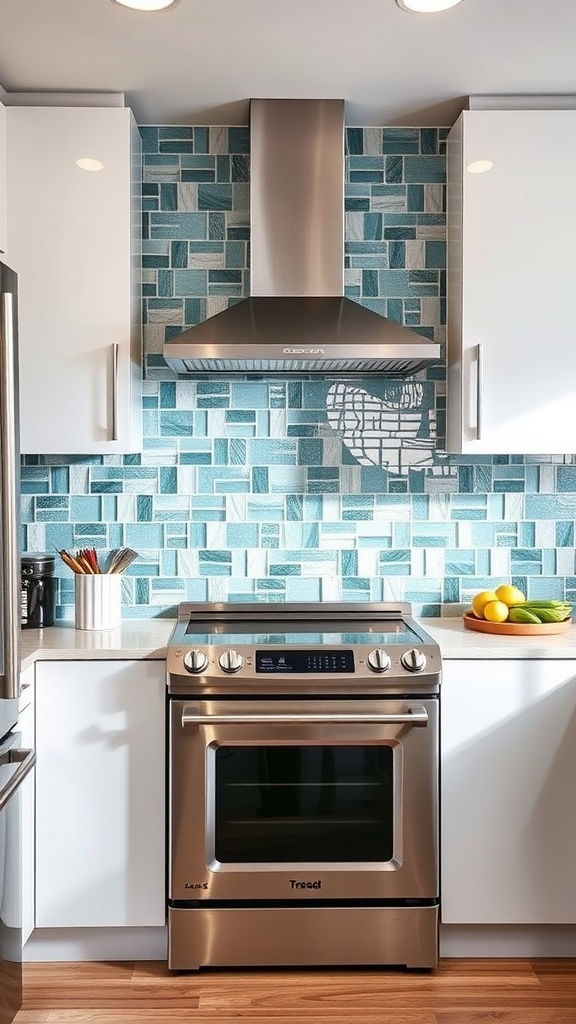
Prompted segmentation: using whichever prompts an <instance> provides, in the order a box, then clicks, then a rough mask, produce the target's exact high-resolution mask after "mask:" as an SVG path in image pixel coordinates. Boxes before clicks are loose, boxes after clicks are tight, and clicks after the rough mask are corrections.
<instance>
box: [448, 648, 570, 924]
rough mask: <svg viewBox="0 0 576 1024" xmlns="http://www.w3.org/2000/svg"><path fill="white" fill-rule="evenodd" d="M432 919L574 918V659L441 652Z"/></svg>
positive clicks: (519, 921)
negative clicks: (438, 866) (435, 914)
mask: <svg viewBox="0 0 576 1024" xmlns="http://www.w3.org/2000/svg"><path fill="white" fill-rule="evenodd" d="M440 705H441V748H442V774H441V779H442V782H441V786H442V804H441V820H442V828H441V851H442V920H443V921H444V922H445V923H448V924H456V923H458V924H568V923H570V924H574V923H576V885H575V884H574V865H575V864H576V813H575V811H574V793H575V791H576V662H574V661H528V660H527V661H447V662H445V664H444V672H443V683H442V692H441V698H440Z"/></svg>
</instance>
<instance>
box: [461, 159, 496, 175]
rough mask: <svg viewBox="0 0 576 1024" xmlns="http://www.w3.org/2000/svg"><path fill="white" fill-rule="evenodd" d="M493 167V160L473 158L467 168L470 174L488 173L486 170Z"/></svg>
mask: <svg viewBox="0 0 576 1024" xmlns="http://www.w3.org/2000/svg"><path fill="white" fill-rule="evenodd" d="M493 167H494V164H493V163H492V161H491V160H473V161H472V163H471V164H468V166H467V168H466V170H467V171H468V173H469V174H486V171H491V170H492V168H493Z"/></svg>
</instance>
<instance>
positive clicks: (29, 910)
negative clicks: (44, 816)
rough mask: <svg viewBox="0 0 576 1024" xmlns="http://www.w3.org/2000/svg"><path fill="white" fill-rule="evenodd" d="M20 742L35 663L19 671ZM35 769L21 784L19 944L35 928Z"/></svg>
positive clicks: (30, 730) (29, 718) (26, 730)
mask: <svg viewBox="0 0 576 1024" xmlns="http://www.w3.org/2000/svg"><path fill="white" fill-rule="evenodd" d="M18 732H19V733H20V746H21V747H23V748H24V749H25V750H33V749H34V746H35V728H34V665H30V666H29V667H28V668H26V669H24V671H23V672H22V673H21V674H20V700H19V711H18ZM35 786H36V782H35V772H34V771H32V772H30V773H29V775H27V777H26V778H25V780H24V783H23V785H22V945H24V943H25V942H26V941H27V940H28V939H29V938H30V935H31V934H32V932H33V931H34V915H35V909H34V804H35V799H34V797H35Z"/></svg>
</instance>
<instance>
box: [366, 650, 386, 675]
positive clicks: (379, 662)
mask: <svg viewBox="0 0 576 1024" xmlns="http://www.w3.org/2000/svg"><path fill="white" fill-rule="evenodd" d="M366 661H367V662H368V667H369V668H371V669H372V671H373V672H387V671H388V669H389V668H390V665H391V664H392V662H391V661H390V656H389V655H388V654H386V651H383V650H382V648H381V647H376V649H375V650H373V651H370V654H369V655H368V657H367V658H366Z"/></svg>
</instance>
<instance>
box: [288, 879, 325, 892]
mask: <svg viewBox="0 0 576 1024" xmlns="http://www.w3.org/2000/svg"><path fill="white" fill-rule="evenodd" d="M289 882H290V888H291V889H321V888H322V882H321V881H320V879H319V878H317V879H316V881H314V882H298V881H297V880H296V879H295V878H290V879H289Z"/></svg>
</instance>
